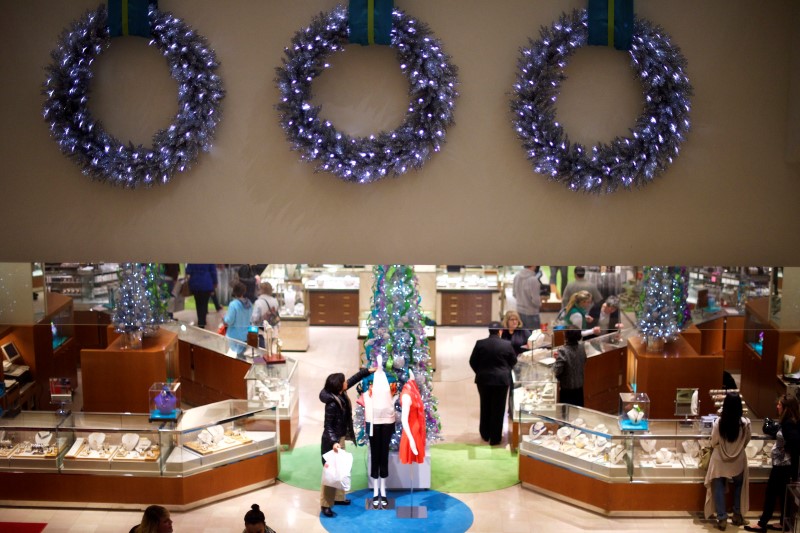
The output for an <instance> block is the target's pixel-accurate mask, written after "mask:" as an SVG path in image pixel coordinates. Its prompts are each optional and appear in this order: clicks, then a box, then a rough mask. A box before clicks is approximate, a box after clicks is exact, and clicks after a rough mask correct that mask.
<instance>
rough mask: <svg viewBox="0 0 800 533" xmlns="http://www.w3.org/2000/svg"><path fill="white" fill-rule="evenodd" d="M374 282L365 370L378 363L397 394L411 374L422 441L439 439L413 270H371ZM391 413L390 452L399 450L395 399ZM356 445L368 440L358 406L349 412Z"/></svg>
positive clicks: (390, 267)
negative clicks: (393, 414) (421, 408)
mask: <svg viewBox="0 0 800 533" xmlns="http://www.w3.org/2000/svg"><path fill="white" fill-rule="evenodd" d="M373 274H374V276H375V282H374V284H373V287H372V310H371V312H370V318H369V324H368V326H369V334H368V335H367V340H366V341H364V351H365V353H366V357H367V367H371V366H373V365H375V364H377V362H376V361H377V358H378V356H381V357H382V358H383V362H384V367H385V370H386V373H387V375H388V376H389V377H390V380H391V377H392V376H393V377H396V378H397V382H398V389H397V390H398V391H401V390H402V388H403V386H404V385H405V384H406V382H407V381H408V371H409V370H411V371H412V372H413V373H414V379H415V380H416V382H417V387H418V388H419V393H420V395H421V396H422V403H423V406H424V408H425V426H426V432H427V441H428V442H434V441H436V440H439V439H440V438H441V437H440V433H441V429H442V427H441V422H440V421H439V414H438V400H437V399H436V397H434V396H433V393H432V389H433V373H432V372H431V369H430V366H429V361H430V351H429V348H428V338H427V337H426V335H425V322H424V320H425V319H424V316H423V314H422V308H421V307H420V300H421V299H420V295H419V286H418V284H417V277H416V275H415V274H414V269H413V268H412V267H410V266H408V265H376V266H375V267H374V268H373ZM395 410H396V411H397V416H396V426H395V432H394V435H393V436H392V440H391V443H390V449H392V450H397V449H398V448H399V446H400V435H401V432H402V429H403V427H402V423H401V406H400V399H399V398H398V399H397V401H396V402H395ZM355 427H356V442H357V443H358V444H359V445H364V444H365V443H366V442H367V440H368V438H367V434H366V421H365V420H364V407H363V406H361V405H358V406H357V407H356V411H355Z"/></svg>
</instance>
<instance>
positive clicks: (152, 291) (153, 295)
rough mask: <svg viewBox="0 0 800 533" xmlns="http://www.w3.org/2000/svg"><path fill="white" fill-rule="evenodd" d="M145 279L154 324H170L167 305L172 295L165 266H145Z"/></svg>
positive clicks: (150, 264) (155, 264)
mask: <svg viewBox="0 0 800 533" xmlns="http://www.w3.org/2000/svg"><path fill="white" fill-rule="evenodd" d="M144 279H145V288H146V290H147V299H148V301H149V302H150V309H151V311H152V315H153V320H152V323H153V324H164V323H165V322H169V314H168V312H167V305H168V304H169V299H170V296H171V295H170V293H169V288H168V287H167V282H166V280H165V279H164V265H161V264H159V263H147V264H146V265H144Z"/></svg>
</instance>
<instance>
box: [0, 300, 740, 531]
mask: <svg viewBox="0 0 800 533" xmlns="http://www.w3.org/2000/svg"><path fill="white" fill-rule="evenodd" d="M208 323H209V329H211V328H212V327H215V325H216V324H215V323H214V313H212V314H211V315H210V316H209V321H208ZM485 335H486V332H485V330H484V329H482V328H481V329H475V328H460V329H453V328H439V329H438V330H437V361H438V366H439V368H438V369H437V372H436V377H435V383H434V394H435V395H436V396H437V397H438V398H439V406H440V414H441V420H442V427H443V435H444V437H445V440H446V441H449V442H469V443H479V442H480V438H479V437H478V436H477V426H478V416H477V409H478V397H477V391H476V389H475V386H474V385H473V383H472V378H473V374H472V372H471V370H470V369H469V365H468V359H469V355H470V352H471V349H472V346H473V344H474V342H475V340H477V339H478V338H481V337H484V336H485ZM310 341H311V348H310V349H309V351H307V352H305V353H293V354H290V356H292V357H296V358H297V359H298V360H299V361H300V366H299V372H300V389H301V390H300V421H301V422H300V424H301V428H300V433H299V435H298V438H297V442H296V445H297V446H305V445H308V444H318V443H319V438H320V433H321V431H322V429H321V428H322V414H323V413H322V406H321V404H320V403H319V400H318V399H317V395H318V393H319V390H320V388H321V387H322V385H323V383H324V379H325V376H327V375H328V374H329V373H330V372H334V371H342V372H344V373H346V374H348V375H349V374H351V373H353V372H355V371H356V367H357V364H358V351H359V345H358V341H357V338H356V329H355V328H335V327H328V328H320V327H313V328H311V331H310ZM79 490H80V488H79V487H76V491H79ZM454 496H455V497H457V498H459V499H460V500H462V501H463V502H464V503H466V504H467V505H468V506H469V507H470V508H471V509H472V512H473V513H474V516H475V520H474V523H473V526H472V528H471V529H470V531H471V532H476V533H512V532H513V533H517V532H536V533H547V532H551V531H552V532H558V533H570V532H578V531H594V532H604V531H606V532H619V531H637V532H642V531H659V532H685V531H711V530H714V528H712V525H711V523H710V522H706V521H702V520H699V519H698V518H697V517H692V516H689V515H686V516H684V517H678V518H673V517H670V518H665V517H652V518H606V517H604V516H600V515H598V514H595V513H591V512H588V511H585V510H583V509H580V508H577V507H573V506H571V505H568V504H565V503H562V502H559V501H557V500H553V499H551V498H548V497H546V496H543V495H540V494H537V493H535V492H533V491H531V490H528V489H525V488H522V487H521V486H520V485H516V486H513V487H510V488H507V489H503V490H499V491H495V492H489V493H475V494H455V495H454ZM252 503H258V504H259V505H260V506H261V508H262V510H263V511H264V512H265V514H266V516H267V523H268V524H269V525H270V526H271V527H272V528H273V529H275V530H276V531H277V532H279V533H287V532H295V531H301V532H303V533H312V532H317V531H325V530H324V528H323V527H322V525H321V521H320V520H321V519H320V515H319V494H318V492H317V491H309V490H303V489H296V488H294V487H291V486H289V485H285V484H283V483H280V482H278V483H276V484H275V485H273V486H271V487H268V488H264V489H260V490H256V491H253V492H251V493H248V494H244V495H241V496H236V497H232V498H229V499H227V500H225V501H221V502H218V503H215V504H211V505H207V506H204V507H201V508H198V509H195V510H193V511H189V512H184V513H179V512H175V513H173V521H174V530H175V531H176V532H178V533H181V532H186V533H188V532H191V533H223V532H224V533H227V532H239V531H241V530H242V527H243V526H242V524H243V522H242V517H243V516H244V513H245V512H246V511H247V510H248V509H249V507H250V505H251V504H252ZM140 517H141V511H138V510H137V511H132V510H113V509H105V510H81V509H53V508H36V509H24V508H10V507H5V508H0V521H22V522H47V523H48V526H47V528H46V529H45V532H46V533H55V532H66V531H80V532H114V533H120V532H121V533H126V532H127V531H128V529H129V528H130V527H131V526H132V525H134V524H135V523H137V522H138V521H139V519H140ZM325 520H336V518H333V519H325ZM412 527H413V529H412V530H413V531H427V530H426V529H425V527H424V523H420V522H417V523H415V524H414V525H413V526H412ZM737 529H738V528H734V527H732V526H729V529H728V531H737ZM445 533H446V532H445Z"/></svg>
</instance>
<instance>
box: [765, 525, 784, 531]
mask: <svg viewBox="0 0 800 533" xmlns="http://www.w3.org/2000/svg"><path fill="white" fill-rule="evenodd" d="M767 529H771V530H772V531H783V528H782V527H781V525H780V524H767Z"/></svg>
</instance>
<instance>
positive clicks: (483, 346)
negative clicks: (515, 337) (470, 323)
mask: <svg viewBox="0 0 800 533" xmlns="http://www.w3.org/2000/svg"><path fill="white" fill-rule="evenodd" d="M516 364H517V354H515V353H514V347H513V346H511V343H510V342H508V341H504V340H503V339H501V338H500V337H499V336H497V335H489V337H487V338H485V339H481V340H479V341H478V342H476V343H475V348H473V349H472V355H471V356H470V358H469V366H470V367H472V370H473V371H475V383H476V384H477V385H496V386H502V385H505V386H510V385H511V369H512V368H514V365H516Z"/></svg>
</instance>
